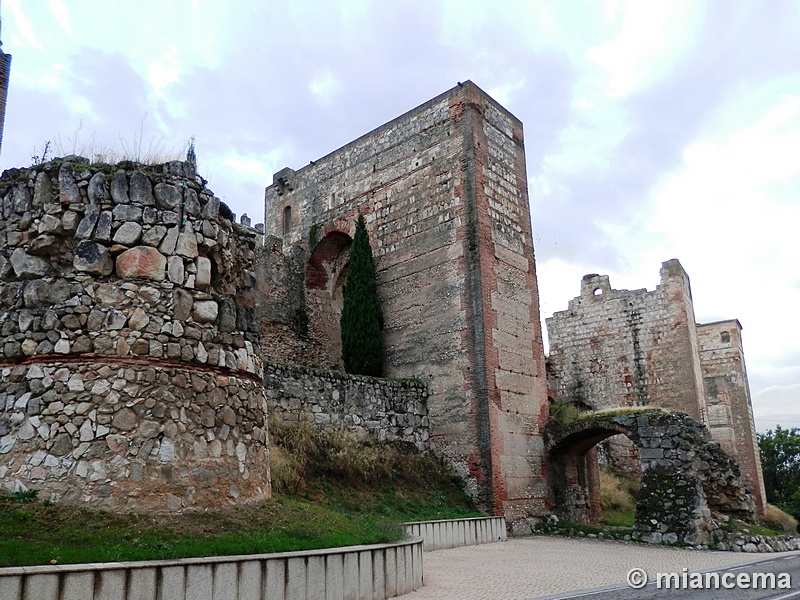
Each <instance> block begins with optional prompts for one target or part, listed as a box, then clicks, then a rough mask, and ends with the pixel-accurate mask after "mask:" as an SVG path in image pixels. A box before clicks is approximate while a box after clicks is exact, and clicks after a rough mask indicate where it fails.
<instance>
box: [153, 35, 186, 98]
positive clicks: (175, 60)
mask: <svg viewBox="0 0 800 600" xmlns="http://www.w3.org/2000/svg"><path fill="white" fill-rule="evenodd" d="M162 52H163V53H162V54H160V56H158V57H157V58H154V59H152V60H150V62H149V63H148V64H147V79H148V81H149V82H150V85H151V86H152V87H153V91H154V92H155V94H156V96H161V95H162V93H163V91H164V88H165V87H167V86H168V85H170V84H173V83H176V82H177V81H178V80H179V79H180V76H181V73H182V72H183V67H182V63H181V60H180V55H179V52H178V49H177V48H176V47H175V46H174V45H173V44H168V45H167V46H166V48H165V49H163V50H162Z"/></svg>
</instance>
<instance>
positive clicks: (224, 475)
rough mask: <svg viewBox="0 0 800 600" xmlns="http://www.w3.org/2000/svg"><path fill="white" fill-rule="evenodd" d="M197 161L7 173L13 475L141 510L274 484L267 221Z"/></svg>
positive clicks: (4, 362) (205, 501)
mask: <svg viewBox="0 0 800 600" xmlns="http://www.w3.org/2000/svg"><path fill="white" fill-rule="evenodd" d="M233 218H234V216H233V214H232V213H231V211H230V209H229V208H228V207H227V206H226V205H225V204H222V203H221V202H220V201H219V200H218V199H217V198H216V197H214V195H213V193H212V192H211V191H209V190H208V189H206V188H205V181H204V180H203V179H202V178H201V177H199V176H197V175H196V173H195V169H194V166H193V165H192V164H189V163H184V162H179V161H176V162H170V163H166V164H163V165H159V166H145V165H140V164H135V163H131V162H122V163H119V164H117V165H106V164H89V162H88V161H87V160H86V159H84V158H81V157H76V156H70V157H66V158H63V159H55V160H53V161H51V162H48V163H44V164H41V165H36V166H33V167H30V168H27V169H10V170H8V171H6V172H5V173H3V175H2V178H0V333H1V334H2V335H0V483H1V484H2V486H3V487H4V488H6V489H7V490H8V491H12V492H13V491H19V490H25V489H35V490H38V492H39V497H40V498H42V499H49V500H51V501H55V502H64V503H69V504H76V505H85V506H91V507H96V508H104V509H109V510H113V511H118V512H124V511H179V510H182V509H185V508H190V507H193V508H196V509H204V508H214V507H221V506H226V505H229V504H232V503H239V502H246V501H254V500H261V499H265V498H268V497H269V495H270V483H269V455H268V445H267V428H266V417H267V403H266V396H265V392H264V387H263V385H262V366H261V359H260V348H259V339H258V328H257V325H256V320H255V307H254V304H255V303H254V299H253V290H254V283H255V282H254V277H253V272H252V265H253V258H254V248H255V232H253V231H250V230H249V229H247V228H243V227H240V226H239V225H237V224H235V223H234V222H233Z"/></svg>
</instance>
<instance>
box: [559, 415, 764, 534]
mask: <svg viewBox="0 0 800 600" xmlns="http://www.w3.org/2000/svg"><path fill="white" fill-rule="evenodd" d="M547 434H548V435H547V452H548V461H549V466H550V473H551V481H552V485H553V498H554V501H555V508H556V512H557V514H558V515H559V517H561V518H562V519H564V520H567V521H570V522H574V523H587V522H591V521H593V520H596V519H597V518H598V516H599V513H600V504H599V477H598V464H597V454H596V452H597V450H596V446H597V444H598V443H600V442H602V441H604V440H606V439H609V438H611V437H612V436H615V435H620V434H622V435H624V436H625V437H627V438H628V439H629V440H630V441H631V442H632V443H633V445H635V446H636V447H637V448H638V451H639V462H640V468H641V474H642V489H641V492H640V494H639V498H638V499H637V506H636V530H637V532H638V533H639V534H640V535H641V536H642V538H643V539H645V540H646V541H662V539H663V540H665V541H672V542H682V543H687V544H707V543H710V542H711V541H713V540H712V535H713V532H714V531H715V530H716V529H717V528H718V527H719V524H718V523H719V521H720V519H718V517H719V516H720V515H728V516H732V517H735V518H738V519H742V520H744V521H748V522H755V518H756V515H755V503H754V499H753V495H752V493H751V492H750V491H748V490H747V489H745V487H744V486H743V485H742V483H741V481H740V472H739V466H738V464H736V461H734V460H733V459H732V458H730V457H729V456H728V455H727V454H725V452H724V451H722V450H721V449H720V446H719V444H718V443H717V442H715V441H713V439H712V438H711V434H710V433H709V431H708V430H707V429H706V428H705V426H703V425H702V424H700V423H698V422H696V421H694V420H693V419H692V418H690V417H689V416H688V415H686V414H683V413H672V412H667V411H664V410H661V409H640V410H631V409H621V410H620V411H617V412H616V414H615V411H607V412H602V411H600V412H594V413H587V414H586V415H585V416H583V417H580V418H577V419H575V420H574V421H573V422H570V423H566V424H564V423H557V422H551V423H550V424H549V425H548V432H547Z"/></svg>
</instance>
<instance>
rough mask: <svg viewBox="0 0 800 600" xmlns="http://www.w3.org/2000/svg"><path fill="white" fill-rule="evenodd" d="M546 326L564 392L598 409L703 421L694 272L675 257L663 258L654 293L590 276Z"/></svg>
mask: <svg viewBox="0 0 800 600" xmlns="http://www.w3.org/2000/svg"><path fill="white" fill-rule="evenodd" d="M547 331H548V336H549V341H550V356H549V358H548V361H549V363H550V365H551V367H552V369H553V371H554V374H555V378H556V380H557V382H558V383H557V392H556V394H557V395H558V396H560V397H563V398H567V399H570V400H573V401H580V402H582V403H584V404H586V405H588V406H590V407H591V408H593V409H595V410H598V409H603V408H610V407H617V406H648V405H652V406H660V407H663V408H669V409H671V410H678V411H681V412H685V413H687V414H688V415H691V416H692V417H693V418H695V419H697V420H699V421H701V422H704V421H705V413H706V411H705V397H704V395H703V384H702V376H701V373H700V359H699V354H698V349H697V333H696V330H695V321H694V309H693V305H692V299H691V290H690V288H689V277H688V276H687V275H686V272H685V271H684V270H683V267H681V265H680V263H679V262H678V261H677V260H669V261H667V262H665V263H663V265H662V267H661V284H660V285H659V286H658V287H656V289H655V290H654V291H652V292H648V291H647V290H644V289H641V290H615V289H612V288H611V286H610V284H609V280H608V276H607V275H586V276H585V277H584V278H583V281H582V282H581V295H580V296H578V297H576V298H574V299H572V300H570V302H569V308H568V309H567V310H565V311H561V312H556V313H554V314H553V316H552V317H551V318H549V319H547Z"/></svg>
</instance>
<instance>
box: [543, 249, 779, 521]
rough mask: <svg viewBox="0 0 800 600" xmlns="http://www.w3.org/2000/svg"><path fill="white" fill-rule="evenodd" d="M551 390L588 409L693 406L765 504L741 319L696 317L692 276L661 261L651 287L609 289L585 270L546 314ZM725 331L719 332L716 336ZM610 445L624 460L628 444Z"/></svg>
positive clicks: (759, 502) (694, 413) (692, 411)
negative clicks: (704, 321) (562, 303)
mask: <svg viewBox="0 0 800 600" xmlns="http://www.w3.org/2000/svg"><path fill="white" fill-rule="evenodd" d="M547 327H548V334H549V336H550V356H549V358H548V367H549V368H550V369H551V371H552V377H553V380H554V381H555V388H556V391H555V393H556V395H557V396H561V397H563V398H566V399H569V400H572V401H578V402H580V403H582V404H585V405H588V406H589V407H591V408H594V409H603V408H611V407H618V406H647V405H652V406H660V407H664V408H668V409H672V410H678V411H682V412H685V413H687V414H689V415H691V416H692V417H693V418H694V419H697V420H699V421H701V422H703V423H705V424H707V425H708V426H709V429H710V430H711V433H712V434H713V435H714V438H715V439H716V440H717V441H718V442H719V443H720V444H721V445H722V446H723V447H724V448H725V450H726V451H727V452H728V453H729V454H730V455H731V456H732V457H733V458H735V459H736V460H737V461H739V463H740V466H741V469H742V478H743V480H744V482H745V484H746V485H747V486H748V488H749V489H750V490H751V491H752V492H753V494H754V496H755V500H756V508H757V510H758V513H759V514H763V512H764V509H765V506H766V497H765V494H764V484H763V476H762V474H761V462H760V458H759V452H758V447H757V440H756V436H755V423H754V420H753V414H752V407H751V405H750V390H749V387H748V384H747V373H746V369H745V363H744V353H743V350H742V346H741V335H740V332H741V327H740V325H739V324H738V321H723V322H721V323H712V324H709V325H697V324H696V323H695V320H694V308H693V304H692V296H691V289H690V286H689V277H688V276H687V275H686V272H685V271H684V270H683V268H682V267H681V265H680V263H679V262H678V261H677V260H674V259H673V260H669V261H667V262H665V263H663V265H662V268H661V285H659V286H658V287H657V288H656V289H655V290H654V291H651V292H648V291H647V290H644V289H641V290H632V291H629V290H615V289H612V288H611V287H610V285H609V280H608V276H606V275H586V276H585V277H584V278H583V281H582V282H581V295H580V296H578V297H577V298H574V299H573V300H570V302H569V308H568V310H566V311H562V312H557V313H555V314H554V315H553V316H552V317H551V318H550V319H547ZM723 338H724V339H725V340H726V341H722V339H723ZM612 441H613V443H614V444H616V445H617V446H619V447H618V448H615V449H613V450H612V452H611V453H612V454H613V455H614V456H615V457H616V462H615V465H616V466H618V467H622V468H625V467H626V466H630V461H627V462H626V461H622V460H619V457H620V456H622V455H624V454H630V450H631V449H630V446H629V444H626V443H624V442H623V443H622V444H620V443H619V442H617V441H616V440H609V442H612Z"/></svg>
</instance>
